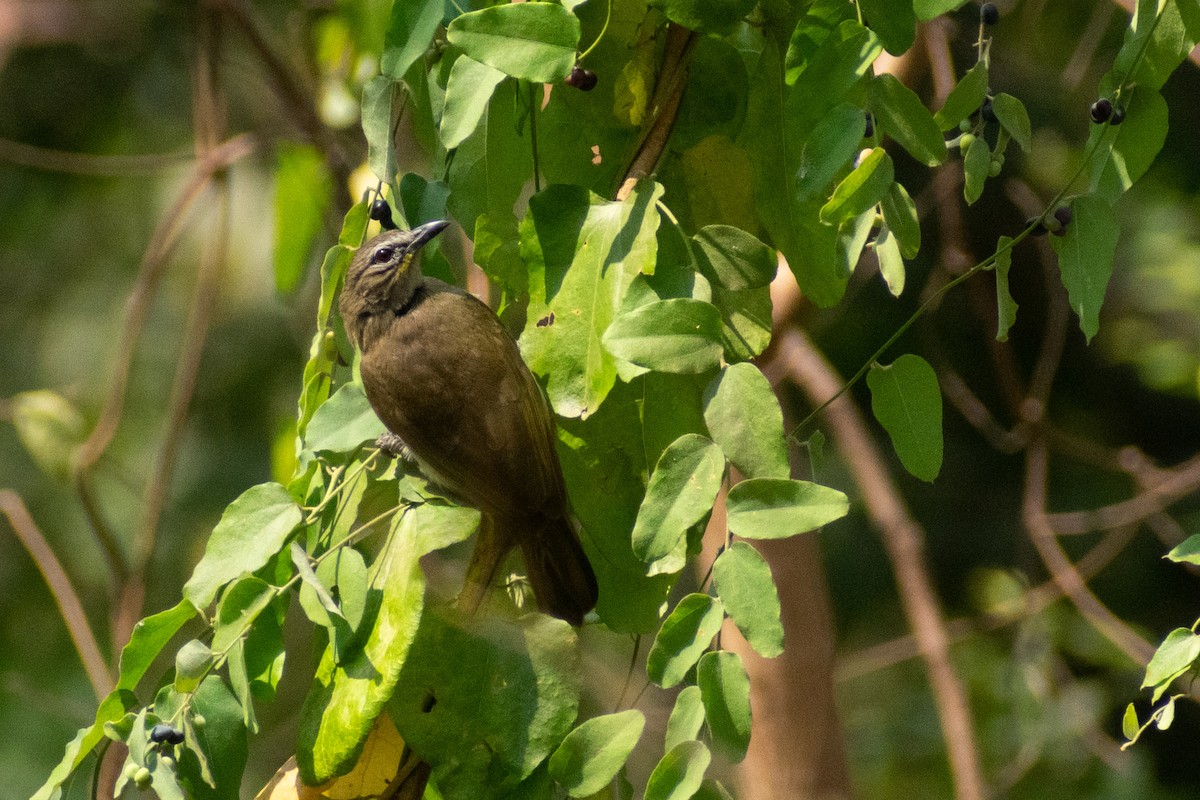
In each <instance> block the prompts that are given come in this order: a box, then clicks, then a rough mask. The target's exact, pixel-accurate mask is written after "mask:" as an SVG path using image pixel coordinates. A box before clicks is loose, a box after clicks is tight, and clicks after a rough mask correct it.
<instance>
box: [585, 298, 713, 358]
mask: <svg viewBox="0 0 1200 800" xmlns="http://www.w3.org/2000/svg"><path fill="white" fill-rule="evenodd" d="M602 341H603V342H604V346H605V347H606V348H608V351H609V352H610V353H612V354H613V355H614V356H616V357H617V358H620V359H623V360H625V361H628V362H630V363H631V364H636V365H637V366H639V367H646V368H647V369H653V370H658V371H660V372H679V373H696V372H704V371H705V370H709V369H712V368H713V367H716V366H717V365H718V364H719V363H720V362H721V354H722V353H723V352H724V349H723V347H722V339H721V312H720V311H719V310H718V309H717V307H716V306H714V305H713V304H712V303H705V302H703V301H701V300H691V299H687V298H674V299H671V300H658V301H655V302H651V303H647V304H646V305H643V306H638V307H637V308H635V309H633V310H631V311H627V312H625V313H623V314H621V315H620V316H618V317H617V318H616V319H614V320H613V322H612V324H611V325H609V327H608V330H607V331H605V332H604V336H603V337H602Z"/></svg>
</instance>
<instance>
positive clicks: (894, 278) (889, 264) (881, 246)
mask: <svg viewBox="0 0 1200 800" xmlns="http://www.w3.org/2000/svg"><path fill="white" fill-rule="evenodd" d="M875 257H876V258H877V259H879V274H880V275H882V276H883V282H884V283H886V284H887V287H888V291H889V292H891V293H892V297H899V296H900V295H901V294H902V293H903V292H904V257H903V256H901V255H900V245H899V243H897V241H896V237H895V236H894V235H893V234H892V231H891V229H890V228H888V226H887V225H884V226H883V227H882V228H880V229H879V235H878V236H876V237H875Z"/></svg>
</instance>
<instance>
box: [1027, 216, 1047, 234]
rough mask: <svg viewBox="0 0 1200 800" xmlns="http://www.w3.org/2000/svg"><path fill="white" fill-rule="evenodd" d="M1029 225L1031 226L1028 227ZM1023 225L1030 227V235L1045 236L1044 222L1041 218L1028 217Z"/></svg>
mask: <svg viewBox="0 0 1200 800" xmlns="http://www.w3.org/2000/svg"><path fill="white" fill-rule="evenodd" d="M1030 226H1032V227H1030ZM1025 227H1026V228H1030V230H1029V235H1030V236H1045V235H1046V224H1045V223H1044V222H1042V220H1041V219H1040V218H1038V217H1030V218H1029V219H1027V220H1025Z"/></svg>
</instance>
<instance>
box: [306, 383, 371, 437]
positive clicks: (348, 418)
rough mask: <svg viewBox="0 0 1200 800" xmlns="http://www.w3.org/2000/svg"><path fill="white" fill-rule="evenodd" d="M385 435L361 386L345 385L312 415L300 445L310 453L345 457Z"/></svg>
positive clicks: (354, 384) (355, 384)
mask: <svg viewBox="0 0 1200 800" xmlns="http://www.w3.org/2000/svg"><path fill="white" fill-rule="evenodd" d="M386 432H387V428H385V427H384V425H383V423H382V422H380V421H379V417H378V416H376V414H375V410H374V409H372V408H371V403H370V402H369V401H368V400H367V395H366V394H365V393H364V392H363V388H362V386H360V385H359V384H357V383H346V384H343V385H342V387H341V388H340V389H338V390H337V391H336V392H334V394H333V397H330V398H329V399H328V400H326V401H325V402H324V403H322V404H321V407H320V408H318V409H317V412H316V413H315V414H313V418H312V419H311V420H309V423H308V429H307V430H306V431H305V435H304V444H305V446H306V447H307V448H308V449H309V450H312V451H313V452H314V453H323V452H331V453H349V452H351V451H353V450H355V449H357V448H358V446H359V445H361V444H362V443H363V442H373V441H375V439H376V438H378V437H379V435H380V434H383V433H386Z"/></svg>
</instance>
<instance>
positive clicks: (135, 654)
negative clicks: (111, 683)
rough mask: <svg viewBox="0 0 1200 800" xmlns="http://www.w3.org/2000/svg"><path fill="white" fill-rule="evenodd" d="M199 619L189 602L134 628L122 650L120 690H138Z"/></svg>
mask: <svg viewBox="0 0 1200 800" xmlns="http://www.w3.org/2000/svg"><path fill="white" fill-rule="evenodd" d="M195 616H196V607H195V606H194V605H192V604H191V602H190V601H188V600H180V601H179V603H178V604H177V605H176V606H175V607H174V608H168V609H167V610H166V611H160V612H158V613H157V614H152V615H150V616H148V617H146V618H145V619H143V620H142V621H140V622H138V624H137V625H134V626H133V634H132V635H131V636H130V637H129V643H128V644H126V645H125V647H124V648H123V649H122V650H121V667H120V672H119V677H118V679H117V689H127V690H129V691H133V690H134V689H136V688H137V685H138V683H139V682H140V681H141V680H142V677H143V676H144V675H145V674H146V670H148V669H149V668H150V665H151V664H152V663H154V659H156V658H157V657H158V654H159V653H161V652H162V649H163V648H164V647H166V646H167V643H168V642H170V641H171V639H172V638H173V637H174V636H175V634H176V633H178V632H179V629H180V628H182V627H183V626H184V625H185V624H187V623H188V622H189V621H191V620H192V619H193V618H194V617H195Z"/></svg>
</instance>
